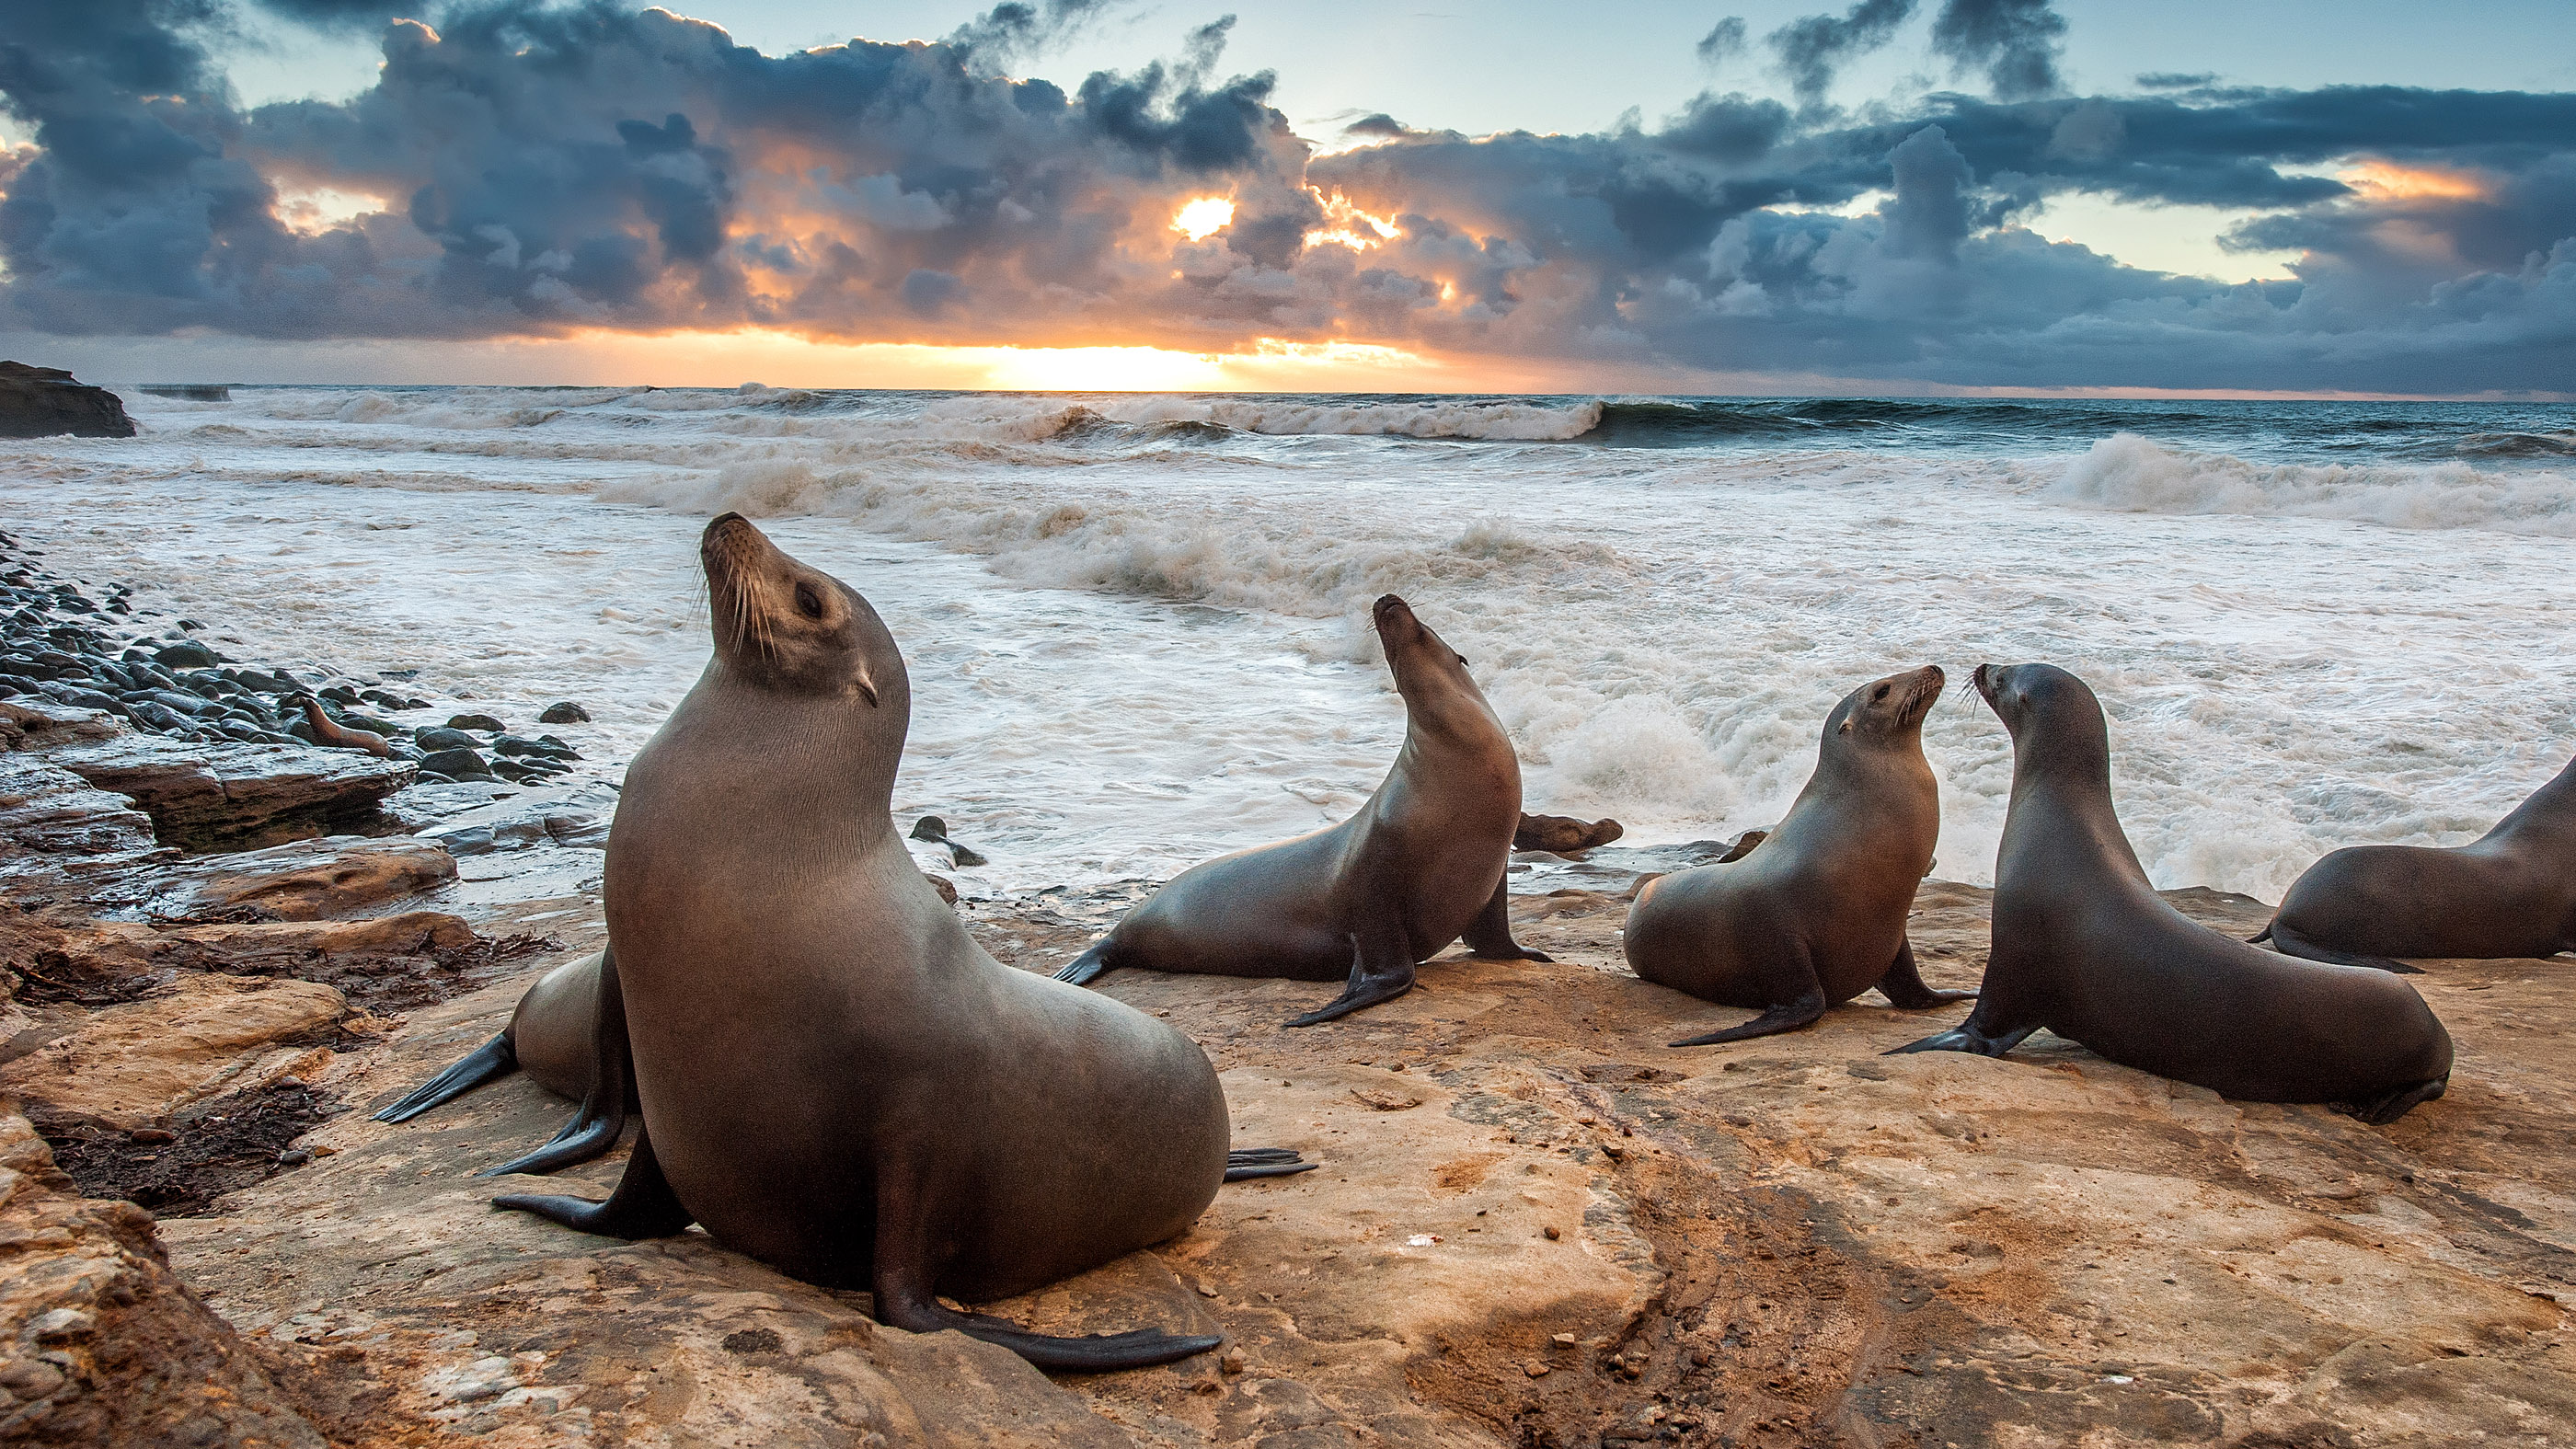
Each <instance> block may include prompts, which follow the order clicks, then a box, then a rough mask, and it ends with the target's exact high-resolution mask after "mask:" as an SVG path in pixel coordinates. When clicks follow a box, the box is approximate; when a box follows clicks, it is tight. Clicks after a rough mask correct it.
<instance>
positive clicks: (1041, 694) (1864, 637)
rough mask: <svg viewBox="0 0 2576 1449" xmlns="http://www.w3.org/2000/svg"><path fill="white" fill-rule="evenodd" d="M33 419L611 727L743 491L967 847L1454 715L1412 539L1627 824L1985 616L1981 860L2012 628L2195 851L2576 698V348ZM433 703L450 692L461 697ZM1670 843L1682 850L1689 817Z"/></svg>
mask: <svg viewBox="0 0 2576 1449" xmlns="http://www.w3.org/2000/svg"><path fill="white" fill-rule="evenodd" d="M120 392H121V394H122V396H123V397H124V398H125V401H126V405H127V407H128V408H129V409H130V410H131V411H132V412H133V413H134V415H135V417H136V420H137V422H138V424H139V426H140V428H141V432H140V434H139V436H137V437H135V438H132V439H122V440H95V439H82V440H75V439H53V440H40V441H36V442H30V443H13V444H8V445H6V446H5V447H0V469H5V471H6V476H7V478H8V486H7V489H6V492H5V499H6V502H5V505H0V517H5V518H6V520H7V522H6V524H5V525H0V526H5V527H7V528H9V529H10V530H12V531H21V532H23V533H24V534H25V535H26V536H27V540H28V541H29V542H30V543H32V544H34V545H36V546H37V547H39V548H43V549H46V550H47V551H48V557H47V560H46V562H47V563H48V564H49V565H50V566H52V567H54V568H56V569H58V570H61V571H64V572H69V573H72V574H75V575H79V576H84V577H88V578H94V579H101V580H111V579H112V580H120V581H124V582H128V583H132V584H135V585H136V586H138V588H139V590H140V595H139V597H138V602H139V603H141V604H143V605H145V606H147V607H151V608H157V609H160V610H164V611H166V612H167V613H168V614H170V615H174V616H187V617H191V618H196V619H202V620H204V621H206V622H207V623H209V624H210V625H212V626H214V634H215V637H216V638H217V639H218V641H219V643H218V647H220V648H222V649H224V650H225V651H226V652H227V653H231V654H235V655H237V656H240V657H243V658H248V659H253V660H258V661H262V662H265V663H272V664H280V663H282V664H305V665H308V666H311V667H318V668H321V669H323V670H325V671H326V672H334V673H354V674H361V675H379V674H384V673H386V672H388V671H417V673H416V675H413V676H411V678H412V683H411V684H410V685H409V686H408V687H409V688H410V689H411V690H413V691H414V692H418V693H423V694H430V693H435V694H436V695H437V696H438V697H439V698H440V699H441V700H442V704H441V707H440V709H439V710H438V711H434V712H433V713H435V714H436V716H437V718H439V719H443V718H444V717H445V713H446V712H447V710H448V709H451V708H454V707H458V706H456V705H454V704H452V703H449V702H450V701H458V700H471V701H473V702H474V703H475V704H476V705H478V706H481V707H486V708H490V709H493V710H496V711H497V712H499V713H500V714H502V715H503V716H504V718H505V719H508V720H510V721H512V722H513V723H514V724H528V723H531V722H532V721H533V717H534V715H535V713H536V711H537V710H538V709H540V708H541V707H543V706H544V705H545V704H547V703H548V702H550V701H553V700H556V699H572V700H576V701H579V702H581V703H582V704H584V705H585V706H586V707H587V708H588V709H589V710H590V711H591V713H592V715H593V716H594V719H595V722H594V724H593V725H592V726H590V727H588V728H587V729H586V730H584V731H583V732H582V735H581V738H580V740H579V741H578V742H579V743H581V744H582V746H583V748H584V750H585V752H586V753H587V754H588V755H589V757H590V758H589V761H588V766H589V768H590V770H591V772H592V774H593V775H594V776H596V777H598V778H603V779H610V780H613V779H614V778H615V777H616V775H617V773H618V771H619V770H620V769H621V768H622V764H623V761H624V760H625V759H626V758H627V757H629V756H630V755H631V754H632V753H633V751H634V749H635V748H636V747H637V746H639V745H641V744H642V743H643V741H644V740H645V738H646V737H647V736H649V735H650V734H651V733H652V731H653V729H654V728H655V727H656V725H657V724H658V723H659V722H660V720H661V719H662V717H663V716H664V715H665V714H666V713H667V712H668V711H669V710H670V708H671V707H672V706H673V705H674V704H675V703H676V702H677V701H678V700H679V698H680V697H681V695H682V694H684V693H685V692H686V691H687V689H688V687H689V684H690V682H691V680H692V679H693V678H694V677H695V676H696V674H697V673H698V670H699V669H700V667H701V666H702V664H703V663H704V660H705V657H706V653H707V633H706V607H705V595H704V588H703V585H702V583H701V582H700V580H699V579H698V578H697V575H696V569H695V542H696V537H697V534H698V531H699V529H700V528H701V527H702V526H703V524H704V523H705V520H706V519H707V517H708V516H709V515H711V514H713V513H715V512H718V511H721V510H724V509H738V510H740V511H742V512H744V513H747V514H749V515H751V516H752V517H754V518H755V519H758V520H759V521H760V522H761V524H762V526H763V527H764V528H765V529H767V530H768V531H769V532H770V533H771V535H772V536H773V537H774V538H776V539H777V540H778V541H779V542H780V544H781V545H782V546H784V547H786V548H787V549H788V550H790V551H791V552H793V553H795V554H796V555H798V556H799V557H800V558H802V559H804V560H805V561H807V562H809V563H811V564H814V565H816V566H819V567H821V568H824V569H827V570H829V571H830V572H832V573H833V574H835V575H837V576H839V577H840V578H842V579H844V580H846V581H848V582H849V583H850V584H851V585H852V586H854V587H855V588H857V589H858V590H859V591H860V592H862V593H864V594H865V595H867V597H868V599H869V600H870V601H871V602H872V603H873V604H874V605H875V606H876V607H877V609H878V610H879V611H880V612H881V613H882V614H883V615H884V617H885V619H886V621H887V623H888V624H889V625H890V626H891V627H892V628H893V630H894V633H895V636H896V638H897V639H898V640H899V641H901V643H902V645H903V649H904V653H905V657H906V659H907V661H908V662H909V665H910V668H911V671H912V681H913V690H914V718H913V726H912V735H911V742H910V746H909V749H908V750H907V753H906V757H905V765H904V770H903V773H902V776H901V778H900V780H899V782H898V785H897V791H896V806H897V810H898V812H899V813H900V814H902V815H904V816H906V817H908V816H909V815H911V814H916V813H934V814H938V815H940V816H943V817H944V818H945V819H946V820H947V821H948V824H949V828H950V833H951V835H952V836H953V837H954V838H956V839H958V840H959V841H961V842H964V843H967V844H970V845H973V846H974V847H976V848H977V849H978V850H980V851H982V852H984V853H985V854H986V855H988V856H989V857H990V859H991V864H989V865H987V866H984V867H982V868H979V869H975V870H969V871H966V872H963V873H962V874H961V877H960V883H961V884H962V885H964V886H966V887H967V888H968V890H969V891H970V893H982V894H1008V893H1016V892H1029V891H1035V890H1038V889H1042V888H1044V887H1047V886H1052V885H1063V886H1069V887H1075V888H1089V887H1094V886H1099V885H1102V884H1104V883H1107V882H1113V881H1133V880H1139V879H1159V878H1163V877H1167V876H1169V875H1171V874H1172V873H1174V872H1176V871H1177V870H1179V869H1181V868H1182V867H1185V866H1187V865H1189V864H1191V863H1193V862H1196V861H1198V860H1201V859H1204V858H1206V857H1208V856H1210V855H1213V854H1217V853H1220V852H1222V851H1226V850H1232V849H1237V848H1241V847H1244V846H1248V845H1255V844H1260V843H1262V842H1265V841H1269V840H1274V839H1278V838H1281V837H1284V836H1287V835H1292V834H1295V833H1298V832H1301V831H1306V830H1311V829H1315V828H1317V827H1320V826H1323V825H1326V824H1329V823H1331V822H1333V821H1335V820H1337V819H1339V818H1341V817H1342V816H1343V815H1345V814H1347V813H1348V812H1349V811H1350V810H1351V809H1352V808H1354V807H1355V806H1357V805H1358V804H1359V803H1360V802H1361V801H1362V800H1364V799H1366V798H1367V796H1368V794H1369V792H1370V791H1371V790H1372V789H1373V788H1375V786H1376V784H1377V782H1378V780H1379V778H1380V777H1381V776H1382V775H1383V773H1384V771H1385V769H1386V766H1387V763H1388V762H1389V760H1390V759H1391V758H1392V756H1393V753H1394V751H1395V748H1396V746H1397V744H1398V742H1399V741H1400V740H1401V738H1402V733H1403V712H1402V708H1401V705H1400V703H1399V702H1398V700H1397V699H1396V697H1395V695H1394V694H1393V692H1392V689H1391V686H1390V684H1389V682H1388V680H1387V678H1386V675H1385V671H1384V668H1383V666H1382V665H1381V664H1380V662H1379V661H1378V659H1377V657H1376V647H1375V637H1374V635H1373V634H1371V633H1370V631H1369V630H1368V628H1367V623H1366V620H1367V616H1368V606H1369V604H1370V602H1371V601H1372V600H1374V599H1375V598H1376V597H1377V596H1378V595H1380V594H1383V593H1387V592H1390V591H1391V592H1396V593H1401V594H1403V595H1404V596H1405V597H1406V598H1407V599H1409V600H1411V601H1412V603H1413V604H1414V606H1415V607H1416V608H1417V609H1418V610H1419V611H1420V613H1421V615H1422V616H1423V618H1424V619H1425V620H1426V621H1428V622H1429V623H1431V625H1432V626H1433V627H1434V628H1436V629H1438V630H1439V631H1440V632H1441V634H1442V635H1443V637H1445V638H1447V639H1448V640H1449V641H1450V642H1451V643H1452V644H1454V645H1456V646H1457V647H1458V648H1459V649H1460V651H1461V652H1462V653H1464V654H1465V655H1466V656H1467V657H1468V659H1469V660H1470V661H1471V664H1472V668H1473V670H1474V673H1475V674H1476V676H1477V678H1478V679H1479V681H1480V682H1481V683H1482V684H1483V686H1484V689H1485V692H1486V694H1487V696H1488V697H1489V698H1490V699H1491V700H1492V701H1493V703H1494V706H1495V708H1496V710H1497V711H1498V712H1499V713H1500V714H1501V716H1502V718H1503V722H1504V723H1505V725H1506V726H1508V727H1509V729H1510V730H1511V732H1512V735H1513V737H1514V739H1515V740H1516V741H1517V742H1518V744H1519V747H1520V751H1521V757H1522V761H1523V778H1524V783H1525V791H1526V795H1527V808H1528V809H1530V810H1532V811H1545V812H1549V813H1555V814H1567V815H1581V816H1585V817H1587V818H1589V817H1595V816H1601V815H1608V816H1613V817H1616V818H1617V819H1619V820H1620V821H1621V822H1623V823H1624V824H1625V826H1626V828H1627V832H1628V836H1627V839H1626V840H1625V841H1623V842H1622V843H1621V846H1622V848H1623V849H1629V850H1631V851H1632V853H1631V854H1630V855H1628V856H1626V857H1623V858H1624V859H1628V860H1630V861H1632V862H1644V863H1653V862H1654V861H1657V860H1659V859H1677V858H1686V853H1685V855H1675V854H1674V853H1673V852H1672V851H1671V850H1670V849H1667V848H1669V847H1675V846H1678V845H1680V844H1682V843H1685V842H1692V841H1701V840H1708V839H1716V838H1725V837H1729V836H1732V835H1734V834H1735V833H1737V832H1739V831H1742V830H1745V829H1749V828H1757V827H1761V826H1766V825H1768V824H1770V823H1771V822H1772V821H1773V820H1775V819H1776V818H1777V817H1778V816H1779V814H1780V813H1781V812H1782V811H1783V810H1784V809H1785V808H1786V807H1787V805H1788V803H1789V801H1790V800H1791V799H1792V797H1794V796H1795V794H1796V793H1797V790H1798V788H1799V786H1800V785H1801V784H1802V783H1803V782H1804V780H1805V778H1806V776H1807V773H1808V771H1809V770H1810V769H1811V768H1812V766H1813V764H1814V759H1815V749H1816V736H1817V733H1818V731H1819V729H1820V726H1821V723H1822V721H1823V719H1824V716H1825V714H1826V712H1827V711H1828V710H1829V709H1831V708H1832V706H1833V704H1834V703H1835V701H1836V700H1838V699H1839V698H1840V697H1841V696H1842V695H1843V694H1845V693H1846V692H1848V691H1850V690H1851V689H1853V688H1855V687H1857V686H1858V685H1860V684H1862V683H1865V682H1867V681H1868V680H1871V679H1873V678H1876V677H1877V676H1880V675H1884V674H1887V673H1891V672H1893V671H1895V670H1898V669H1903V668H1910V667H1912V666H1915V665H1918V664H1921V663H1924V662H1927V661H1928V662H1933V663H1938V664H1940V665H1942V666H1943V667H1944V668H1946V669H1948V670H1949V671H1950V673H1951V677H1952V684H1951V689H1950V693H1949V695H1948V696H1947V697H1945V699H1944V700H1943V702H1942V704H1941V705H1940V706H1939V707H1938V708H1936V710H1935V711H1934V713H1933V715H1932V717H1931V719H1930V721H1929V723H1928V725H1927V727H1926V729H1925V737H1924V738H1925V749H1926V752H1927V753H1928V754H1929V756H1930V758H1931V761H1932V765H1933V768H1934V770H1935V771H1936V772H1937V773H1938V775H1939V777H1940V780H1941V788H1942V810H1943V823H1942V840H1941V845H1940V863H1939V866H1938V868H1937V872H1936V873H1937V874H1939V875H1940V876H1942V877H1944V878H1948V879H1954V880H1962V881H1969V882H1986V881H1990V880H1991V879H1992V873H1993V855H1994V847H1995V843H1996V840H1997V838H1998V836H1999V835H2000V833H2001V830H2002V825H2003V814H2004V805H2005V801H2006V798H2007V796H2008V794H2009V790H2010V784H2011V763H2012V761H2011V747H2010V741H2009V740H2008V739H2007V737H2006V736H2005V734H2004V731H2003V729H2002V727H2001V725H1999V724H1998V723H1997V722H1996V721H1995V720H1994V718H1993V717H1992V715H1991V714H1989V713H1988V712H1987V711H1986V709H1985V708H1984V706H1983V705H1982V704H1980V703H1979V702H1978V701H1977V700H1976V698H1975V696H1974V692H1973V691H1972V690H1971V689H1970V688H1969V687H1968V683H1967V679H1966V675H1967V671H1968V670H1969V669H1970V668H1972V667H1973V666H1974V665H1976V664H1977V663H1978V662H1980V661H1984V660H1993V661H1996V662H2004V663H2010V662H2020V661H2025V660H2045V661H2047V662H2050V663H2054V664H2058V665H2061V666H2063V667H2065V668H2068V669H2071V670H2073V671H2074V672H2075V673H2077V674H2079V675H2081V676H2083V677H2084V678H2085V679H2086V680H2087V681H2089V682H2090V683H2091V684H2092V685H2093V687H2094V688H2095V690H2096V691H2097V692H2099V693H2100V695H2101V696H2102V698H2103V701H2104V703H2105V705H2106V706H2107V707H2108V709H2109V712H2110V715H2111V721H2112V725H2111V728H2112V738H2113V748H2114V764H2113V771H2114V788H2115V792H2116V796H2117V799H2118V802H2119V807H2120V813H2121V816H2122V819H2123V821H2124V822H2125V823H2126V825H2127V827H2128V830H2129V834H2130V837H2131V839H2132V840H2133V841H2134V842H2135V843H2136V845H2137V848H2138V853H2139V856H2140V858H2141V859H2142V860H2143V861H2144V863H2145V865H2146V867H2147V869H2148V872H2149V874H2150V875H2151V876H2152V877H2153V878H2154V879H2155V881H2156V883H2157V884H2159V885H2161V886H2168V887H2170V886H2181V885H2209V886H2215V887H2218V888H2221V889H2225V890H2234V891H2243V892H2247V893H2250V894H2253V895H2257V896H2261V897H2263V898H2265V899H2278V897H2279V893H2280V892H2281V890H2282V889H2283V888H2285V887H2286V886H2287V885H2288V884H2289V883H2290V882H2291V881H2292V880H2293V879H2294V878H2296V876H2297V875H2298V873H2299V872H2300V871H2301V870H2303V869H2304V868H2305V867H2306V866H2307V865H2308V864H2309V863H2310V862H2312V861H2313V860H2314V859H2315V858H2316V857H2317V856H2318V855H2319V854H2321V853H2322V852H2324V851H2327V850H2330V849H2333V848H2335V847H2337V846H2341V845H2348V844H2359V843H2370V842H2400V843H2417V844H2457V843H2460V842H2462V841H2464V840H2466V839H2469V838H2471V837H2473V836H2474V835H2475V834H2477V833H2479V832H2481V831H2483V830H2484V829H2485V828H2486V827H2487V826H2488V825H2490V824H2492V823H2493V822H2494V820H2495V819H2496V818H2497V817H2499V816H2500V815H2502V814H2503V813H2504V812H2505V811H2506V810H2508V809H2510V808H2511V807H2512V806H2513V805H2514V804H2515V803H2516V802H2517V801H2519V800H2520V799H2521V798H2522V797H2523V796H2524V795H2525V794H2527V793H2529V792H2530V791H2531V790H2532V789H2534V788H2536V787H2537V786H2539V785H2540V784H2541V783H2542V782H2543V781H2545V780H2547V779H2548V778H2549V777H2550V776H2551V775H2552V774H2554V773H2555V772H2556V771H2557V770H2558V769H2559V768H2560V767H2561V766H2563V765H2564V764H2565V763H2566V762H2567V759H2568V757H2569V755H2570V754H2571V752H2576V546H2571V541H2576V408H2569V407H2565V406H2552V405H2543V404H2465V403H2385V402H2274V401H2251V402H2207V401H2186V402H2175V401H2159V402H2125V401H2074V402H2068V401H2009V400H1989V399H1976V400H1939V399H1935V400H1921V399H1917V400H1859V399H1837V400H1781V399H1770V400H1765V399H1741V398H1591V397H1448V396H1422V397H1399V396H1370V397H1340V396H1333V397H1324V396H1306V397H1296V396H1237V395H1226V396H1200V395H1148V394H1100V395H1093V396H1083V395H1071V394H1061V393H1050V394H1000V393H979V394H955V393H912V392H829V391H804V390H792V389H774V388H763V387H757V386H750V385H746V386H745V387H743V388H741V389H738V390H699V389H648V388H501V387H311V386H305V387H245V386H237V387H235V388H233V389H232V393H231V398H230V400H229V401H223V402H190V401H184V400H178V399H172V398H165V397H159V396H151V395H146V394H144V393H142V392H140V391H139V390H138V389H134V388H123V389H120ZM406 722H428V716H427V715H424V716H423V717H422V718H421V719H420V720H417V721H415V720H409V719H407V720H406ZM1659 850H1662V854H1658V851H1659Z"/></svg>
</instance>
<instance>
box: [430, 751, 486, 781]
mask: <svg viewBox="0 0 2576 1449" xmlns="http://www.w3.org/2000/svg"><path fill="white" fill-rule="evenodd" d="M420 769H421V773H423V774H435V775H441V776H444V777H445V778H447V779H450V780H489V779H491V778H493V775H492V767H491V765H490V764H488V763H486V762H485V760H484V758H483V756H482V755H481V753H479V752H478V751H474V750H463V749H454V750H432V751H430V752H429V753H427V754H425V755H422V756H421V757H420Z"/></svg>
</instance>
